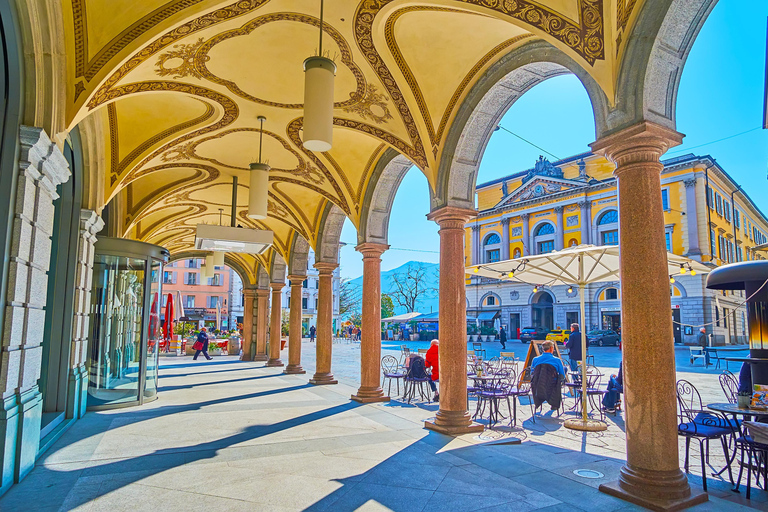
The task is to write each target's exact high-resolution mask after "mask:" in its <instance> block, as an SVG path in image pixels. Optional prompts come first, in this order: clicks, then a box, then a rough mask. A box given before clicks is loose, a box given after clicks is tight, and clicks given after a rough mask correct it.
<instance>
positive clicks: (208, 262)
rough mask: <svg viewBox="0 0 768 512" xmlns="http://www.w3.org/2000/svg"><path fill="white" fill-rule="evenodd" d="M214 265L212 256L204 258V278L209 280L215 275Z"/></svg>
mask: <svg viewBox="0 0 768 512" xmlns="http://www.w3.org/2000/svg"><path fill="white" fill-rule="evenodd" d="M213 267H214V263H213V254H208V255H206V257H205V278H206V279H210V278H212V277H213V275H214V274H215V271H214V270H215V269H214V268H213Z"/></svg>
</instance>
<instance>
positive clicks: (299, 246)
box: [288, 233, 309, 276]
mask: <svg viewBox="0 0 768 512" xmlns="http://www.w3.org/2000/svg"><path fill="white" fill-rule="evenodd" d="M308 261H309V242H307V240H306V238H304V237H303V236H301V235H300V234H298V233H294V235H293V243H292V244H291V255H290V257H289V259H288V275H291V276H305V275H307V262H308Z"/></svg>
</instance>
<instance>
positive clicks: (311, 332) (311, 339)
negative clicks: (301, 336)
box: [309, 325, 317, 343]
mask: <svg viewBox="0 0 768 512" xmlns="http://www.w3.org/2000/svg"><path fill="white" fill-rule="evenodd" d="M315 333H317V329H315V326H314V325H313V326H312V327H310V328H309V342H310V343H314V342H315Z"/></svg>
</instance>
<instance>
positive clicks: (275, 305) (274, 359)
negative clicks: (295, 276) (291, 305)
mask: <svg viewBox="0 0 768 512" xmlns="http://www.w3.org/2000/svg"><path fill="white" fill-rule="evenodd" d="M284 286H285V284H284V283H269V287H270V288H272V307H271V308H270V313H271V316H272V318H271V321H270V323H269V360H268V361H267V366H283V362H282V361H281V360H280V337H281V334H282V333H281V330H282V327H283V287H284Z"/></svg>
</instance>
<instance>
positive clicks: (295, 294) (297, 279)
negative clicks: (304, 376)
mask: <svg viewBox="0 0 768 512" xmlns="http://www.w3.org/2000/svg"><path fill="white" fill-rule="evenodd" d="M306 278H307V276H288V280H289V281H290V282H291V321H290V323H289V327H288V366H286V367H285V372H284V373H289V374H299V373H307V372H306V371H304V368H302V367H301V290H302V284H303V283H304V280H305V279H306Z"/></svg>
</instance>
